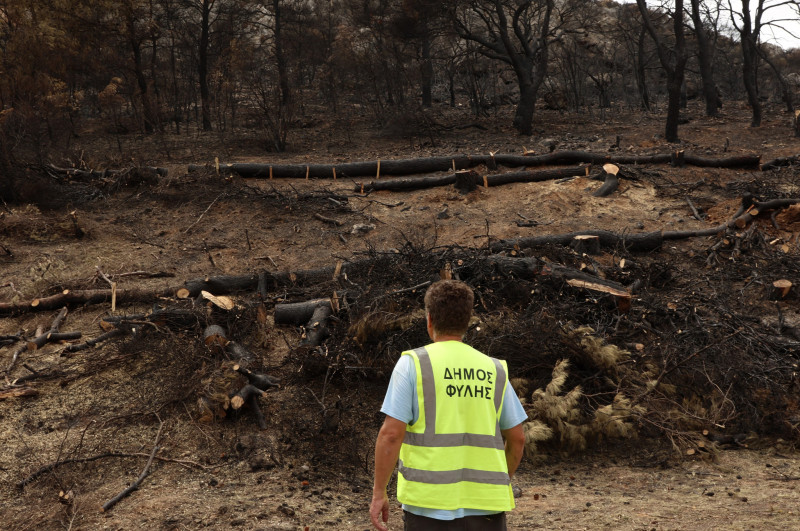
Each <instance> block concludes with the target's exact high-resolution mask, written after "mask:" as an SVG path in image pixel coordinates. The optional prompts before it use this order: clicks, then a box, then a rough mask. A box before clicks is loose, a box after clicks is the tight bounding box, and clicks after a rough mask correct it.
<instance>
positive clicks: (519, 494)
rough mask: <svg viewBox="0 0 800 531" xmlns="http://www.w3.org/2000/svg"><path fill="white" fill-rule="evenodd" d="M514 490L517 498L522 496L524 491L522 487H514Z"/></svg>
mask: <svg viewBox="0 0 800 531" xmlns="http://www.w3.org/2000/svg"><path fill="white" fill-rule="evenodd" d="M512 490H513V491H514V497H515V498H519V497H520V496H522V489H521V488H520V487H514V488H513V489H512Z"/></svg>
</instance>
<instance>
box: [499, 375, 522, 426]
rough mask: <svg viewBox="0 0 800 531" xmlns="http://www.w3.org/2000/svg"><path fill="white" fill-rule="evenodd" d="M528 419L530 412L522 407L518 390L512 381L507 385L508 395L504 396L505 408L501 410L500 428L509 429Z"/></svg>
mask: <svg viewBox="0 0 800 531" xmlns="http://www.w3.org/2000/svg"><path fill="white" fill-rule="evenodd" d="M526 420H528V414H527V413H525V408H524V407H522V402H520V401H519V397H517V392H516V391H514V388H513V387H512V386H511V382H508V385H506V395H505V397H503V410H502V411H501V412H500V429H501V430H507V429H510V428H513V427H514V426H517V425H518V424H522V423H523V422H525V421H526Z"/></svg>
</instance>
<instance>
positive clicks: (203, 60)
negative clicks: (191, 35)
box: [197, 0, 214, 131]
mask: <svg viewBox="0 0 800 531" xmlns="http://www.w3.org/2000/svg"><path fill="white" fill-rule="evenodd" d="M213 3H214V0H203V4H202V5H201V6H200V9H201V21H200V49H199V50H198V63H199V64H198V68H197V74H198V77H199V78H200V105H201V108H202V115H203V131H211V95H210V92H209V90H208V53H209V50H208V47H209V40H210V33H211V28H210V26H211V6H212V5H213Z"/></svg>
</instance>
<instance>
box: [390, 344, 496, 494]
mask: <svg viewBox="0 0 800 531" xmlns="http://www.w3.org/2000/svg"><path fill="white" fill-rule="evenodd" d="M414 353H415V354H416V355H417V359H418V360H419V367H420V370H421V371H422V374H421V376H422V396H423V404H424V408H425V431H424V432H422V433H412V432H409V431H406V434H405V438H404V439H403V442H404V443H405V444H409V445H412V446H425V447H455V446H475V447H478V448H491V449H495V450H503V449H505V443H504V442H503V436H502V434H501V433H500V424H499V423H496V424H495V426H496V428H495V434H494V435H479V434H476V433H439V434H437V433H436V384H435V382H434V376H433V367H432V366H431V360H430V356H429V354H428V351H427V349H425V347H420V348H417V349H414ZM490 359H491V360H492V362H493V363H494V365H495V368H496V369H497V377H496V381H495V389H494V409H495V412H496V413H497V414H498V415H499V412H500V406H501V405H502V403H503V392H504V390H505V386H506V371H505V370H504V369H503V365H502V364H501V363H500V360H497V359H495V358H490ZM400 472H402V473H403V476H405V478H406V479H408V480H410V481H420V482H424V483H431V484H446V483H453V482H456V481H475V482H479V483H489V484H493V485H508V484H510V480H509V478H508V474H507V473H505V472H487V471H480V470H472V469H468V468H465V469H462V470H453V471H447V472H431V471H427V470H417V469H413V468H405V467H403V464H402V461H400ZM409 474H410V475H409ZM459 474H463V475H462V476H461V477H460V479H452V478H456V477H458V476H459ZM478 477H480V478H483V479H470V478H478Z"/></svg>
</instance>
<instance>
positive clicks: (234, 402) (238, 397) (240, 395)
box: [231, 384, 265, 410]
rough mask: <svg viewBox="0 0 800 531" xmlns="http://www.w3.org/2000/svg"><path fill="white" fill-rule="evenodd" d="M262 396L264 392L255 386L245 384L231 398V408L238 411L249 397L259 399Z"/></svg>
mask: <svg viewBox="0 0 800 531" xmlns="http://www.w3.org/2000/svg"><path fill="white" fill-rule="evenodd" d="M264 394H265V392H264V391H262V390H261V389H259V388H258V387H256V386H255V385H251V384H247V385H245V386H244V387H242V388H241V389H239V391H238V392H237V393H234V394H233V395H232V396H231V408H232V409H234V410H237V409H240V408H241V407H242V406H243V405H244V403H245V402H247V401H248V400H249V399H250V397H259V396H263V395H264Z"/></svg>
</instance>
